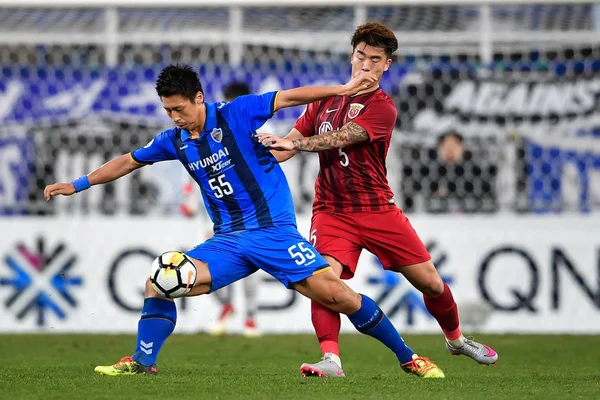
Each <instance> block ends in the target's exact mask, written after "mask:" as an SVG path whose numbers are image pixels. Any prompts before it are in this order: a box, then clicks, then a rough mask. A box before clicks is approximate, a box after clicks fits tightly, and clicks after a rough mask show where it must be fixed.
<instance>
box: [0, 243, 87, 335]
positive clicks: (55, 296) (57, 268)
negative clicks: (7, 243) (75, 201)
mask: <svg viewBox="0 0 600 400" xmlns="http://www.w3.org/2000/svg"><path fill="white" fill-rule="evenodd" d="M76 262H77V256H76V255H74V254H72V253H71V254H69V252H68V251H67V250H66V248H65V245H64V243H59V244H58V245H56V246H55V247H54V249H53V250H51V251H48V250H47V249H46V248H45V242H44V239H43V238H41V237H40V238H38V239H37V243H36V248H35V250H31V249H30V248H29V247H27V246H26V245H25V244H23V243H18V244H17V245H16V246H15V249H14V251H13V252H11V253H10V254H7V255H6V256H5V257H4V268H2V270H4V271H3V272H0V289H1V290H2V291H5V290H7V288H8V290H9V291H10V294H9V296H8V297H7V298H6V300H5V301H4V305H5V306H6V308H7V309H9V310H12V312H13V313H15V315H16V317H17V318H18V319H19V320H21V319H23V318H25V317H26V316H28V315H30V314H34V315H35V318H36V323H37V325H38V326H44V325H46V323H47V314H48V313H52V314H54V315H55V316H56V317H58V318H59V319H61V320H64V319H65V318H66V317H67V313H66V312H65V310H68V309H70V308H73V307H76V306H77V301H76V300H75V298H74V297H73V293H72V290H73V287H75V286H81V285H82V281H83V280H82V278H81V277H80V276H70V275H69V272H70V270H71V269H72V268H73V266H74V265H75V263H76ZM6 268H8V270H9V272H12V274H10V275H8V276H7V275H6V274H5V272H6V271H5V270H6Z"/></svg>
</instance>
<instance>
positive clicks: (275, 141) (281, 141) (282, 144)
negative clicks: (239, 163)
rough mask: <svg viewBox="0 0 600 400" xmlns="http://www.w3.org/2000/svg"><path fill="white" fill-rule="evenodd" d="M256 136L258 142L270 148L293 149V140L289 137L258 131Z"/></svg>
mask: <svg viewBox="0 0 600 400" xmlns="http://www.w3.org/2000/svg"><path fill="white" fill-rule="evenodd" d="M256 137H257V138H258V143H262V145H263V146H265V147H268V148H269V149H271V150H280V151H286V150H294V142H292V141H291V140H290V139H286V138H282V137H279V136H275V135H269V134H268V133H258V134H257V135H256Z"/></svg>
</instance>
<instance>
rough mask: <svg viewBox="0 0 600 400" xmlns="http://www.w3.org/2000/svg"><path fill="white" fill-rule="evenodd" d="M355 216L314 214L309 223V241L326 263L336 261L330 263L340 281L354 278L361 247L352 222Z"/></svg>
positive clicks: (325, 213)
mask: <svg viewBox="0 0 600 400" xmlns="http://www.w3.org/2000/svg"><path fill="white" fill-rule="evenodd" d="M356 218H357V215H353V214H340V213H327V212H322V211H321V212H316V213H315V214H313V217H312V221H311V227H310V232H311V235H310V237H311V241H312V243H313V244H314V245H315V248H316V249H317V251H318V252H319V253H321V254H322V255H323V256H326V258H327V259H328V261H330V259H333V260H335V261H337V262H336V263H332V267H333V268H334V270H335V272H336V273H337V275H338V276H341V277H342V279H350V278H352V277H353V276H354V272H355V271H356V267H357V265H358V259H359V257H360V252H361V251H362V249H363V245H362V243H361V241H360V239H359V236H360V233H359V231H358V228H357V225H356V223H354V220H355V219H356Z"/></svg>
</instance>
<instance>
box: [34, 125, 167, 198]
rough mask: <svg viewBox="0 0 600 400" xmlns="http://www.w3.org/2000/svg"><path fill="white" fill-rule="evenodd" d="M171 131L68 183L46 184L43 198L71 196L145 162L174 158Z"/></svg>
mask: <svg viewBox="0 0 600 400" xmlns="http://www.w3.org/2000/svg"><path fill="white" fill-rule="evenodd" d="M173 132H174V130H167V131H164V132H161V133H159V134H158V135H156V136H155V137H154V139H152V140H151V141H150V143H148V144H147V145H145V146H144V147H142V148H139V149H137V150H134V151H132V152H131V153H129V154H123V155H122V156H119V157H117V158H114V159H112V160H110V161H109V162H107V163H106V164H104V165H103V166H101V167H100V168H98V169H96V170H94V171H92V172H91V173H89V174H88V175H83V176H82V177H80V178H78V179H75V180H74V181H72V182H70V183H66V182H62V183H53V184H51V185H48V186H46V188H45V189H44V198H45V199H46V201H49V200H50V199H51V198H52V197H54V196H58V195H63V196H71V195H72V194H75V193H78V192H81V191H84V190H86V189H89V188H90V187H91V186H92V185H101V184H103V183H108V182H112V181H114V180H115V179H119V178H120V177H122V176H125V175H127V174H129V173H130V172H132V171H135V170H136V169H138V168H140V167H143V166H144V165H146V164H152V163H155V162H158V161H163V160H174V159H176V158H177V154H176V153H175V149H174V148H173V144H172V140H171V136H172V133H173Z"/></svg>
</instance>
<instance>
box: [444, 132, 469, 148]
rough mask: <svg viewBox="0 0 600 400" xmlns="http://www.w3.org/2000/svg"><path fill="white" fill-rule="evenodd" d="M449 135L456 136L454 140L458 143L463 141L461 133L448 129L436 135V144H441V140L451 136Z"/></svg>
mask: <svg viewBox="0 0 600 400" xmlns="http://www.w3.org/2000/svg"><path fill="white" fill-rule="evenodd" d="M451 137H453V138H456V140H458V141H459V142H460V143H464V138H463V135H461V134H460V133H458V132H456V131H448V132H446V133H444V134H442V135H440V136H439V137H438V146H439V145H440V144H442V142H443V141H444V140H446V139H448V138H451Z"/></svg>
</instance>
